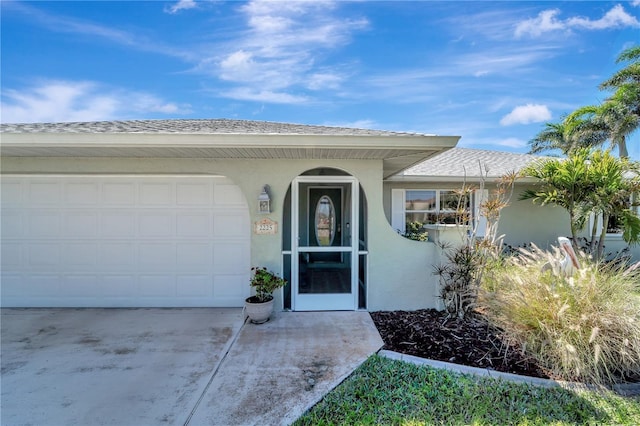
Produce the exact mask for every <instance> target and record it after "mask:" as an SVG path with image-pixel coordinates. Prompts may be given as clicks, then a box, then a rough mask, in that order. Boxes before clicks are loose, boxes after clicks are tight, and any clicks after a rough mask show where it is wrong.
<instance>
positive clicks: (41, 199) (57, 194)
mask: <svg viewBox="0 0 640 426" xmlns="http://www.w3.org/2000/svg"><path fill="white" fill-rule="evenodd" d="M61 193H62V183H53V182H47V181H44V180H41V181H38V180H36V181H32V182H30V184H29V185H28V189H27V200H26V201H27V204H28V205H29V206H47V205H49V206H50V205H55V206H57V205H59V204H60V200H61Z"/></svg>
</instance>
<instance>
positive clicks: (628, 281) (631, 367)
mask: <svg viewBox="0 0 640 426" xmlns="http://www.w3.org/2000/svg"><path fill="white" fill-rule="evenodd" d="M558 258H559V252H558V251H557V250H556V251H555V252H547V251H542V250H540V249H538V248H537V247H535V246H534V248H533V249H532V250H531V251H527V250H522V255H521V256H516V257H513V258H510V259H509V260H508V261H507V263H506V264H505V265H504V267H501V268H496V269H494V270H493V271H492V273H491V274H488V275H487V276H486V277H485V280H484V281H483V291H482V292H481V295H480V298H481V305H482V306H483V307H484V309H485V312H486V314H487V317H488V318H489V320H490V321H492V322H494V323H495V325H497V326H498V327H500V328H502V329H503V330H504V331H505V333H506V334H507V336H509V337H510V338H512V339H514V340H516V341H517V342H518V343H519V344H520V345H521V346H522V347H523V348H524V350H525V351H526V352H528V353H529V355H531V356H533V357H535V358H536V359H537V360H538V361H539V362H540V363H541V364H542V365H543V366H545V367H546V368H548V369H549V370H550V372H551V373H552V374H554V375H555V376H557V377H558V378H560V379H564V380H578V381H582V382H585V383H597V384H607V383H612V382H614V381H618V380H620V379H624V378H625V377H626V376H628V375H630V374H637V373H639V372H640V296H638V290H639V288H640V264H636V265H633V266H632V267H629V266H628V265H615V264H614V265H610V266H605V265H603V264H593V263H591V262H589V261H588V260H587V259H582V264H583V268H582V269H580V270H579V271H578V272H576V273H575V274H574V275H573V276H571V277H565V276H563V274H562V273H561V272H560V270H559V268H558V265H557V260H555V259H558ZM585 265H586V266H585Z"/></svg>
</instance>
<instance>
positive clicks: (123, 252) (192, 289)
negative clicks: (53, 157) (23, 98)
mask: <svg viewBox="0 0 640 426" xmlns="http://www.w3.org/2000/svg"><path fill="white" fill-rule="evenodd" d="M0 195H1V197H2V198H1V202H2V228H1V232H2V252H1V253H0V254H1V258H2V277H1V278H2V288H1V290H2V306H5V307H9V306H13V307H25V306H30V307H145V306H158V307H179V306H192V307H193V306H216V307H222V306H241V305H242V303H243V301H244V298H245V297H247V296H248V295H249V285H248V282H249V270H250V265H249V258H250V249H249V247H250V232H251V228H250V223H249V222H250V219H249V212H248V207H247V203H246V200H245V198H244V196H243V194H242V192H241V190H240V188H238V186H236V185H234V184H233V182H231V181H230V180H229V179H227V178H224V177H213V176H207V177H200V176H180V177H177V176H144V177H140V176H6V175H5V176H2V192H1V193H0Z"/></svg>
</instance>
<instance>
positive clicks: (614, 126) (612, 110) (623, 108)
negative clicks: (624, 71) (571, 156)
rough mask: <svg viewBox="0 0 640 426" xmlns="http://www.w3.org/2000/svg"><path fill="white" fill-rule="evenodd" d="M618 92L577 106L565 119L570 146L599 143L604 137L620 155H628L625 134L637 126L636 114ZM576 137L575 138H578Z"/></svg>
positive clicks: (601, 142)
mask: <svg viewBox="0 0 640 426" xmlns="http://www.w3.org/2000/svg"><path fill="white" fill-rule="evenodd" d="M620 96H621V95H619V94H618V92H616V94H614V96H612V97H610V98H609V99H607V100H606V101H605V102H604V103H602V104H600V105H589V106H585V107H582V108H578V109H577V110H575V111H574V112H572V113H571V114H569V116H567V118H566V119H565V126H566V127H567V131H568V133H569V137H568V139H569V140H570V141H571V148H573V147H575V146H576V145H580V146H592V147H599V146H602V145H603V144H604V143H605V142H606V141H607V140H608V141H609V142H610V144H611V147H614V146H617V147H618V155H619V156H620V158H628V157H629V152H628V150H627V137H628V136H629V135H630V134H631V133H633V132H634V131H636V130H637V129H638V125H639V120H640V116H638V115H637V114H634V113H633V111H631V109H630V108H629V105H628V104H626V103H625V102H624V101H623V100H621V99H620ZM578 141H579V142H578Z"/></svg>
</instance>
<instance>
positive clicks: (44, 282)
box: [21, 274, 61, 297]
mask: <svg viewBox="0 0 640 426" xmlns="http://www.w3.org/2000/svg"><path fill="white" fill-rule="evenodd" d="M29 278H30V279H29V280H26V281H25V282H23V283H22V285H21V289H22V290H23V291H24V293H26V294H27V295H30V296H36V297H42V296H48V295H50V294H60V278H61V277H60V275H58V274H33V275H31V276H30V277H29Z"/></svg>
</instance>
